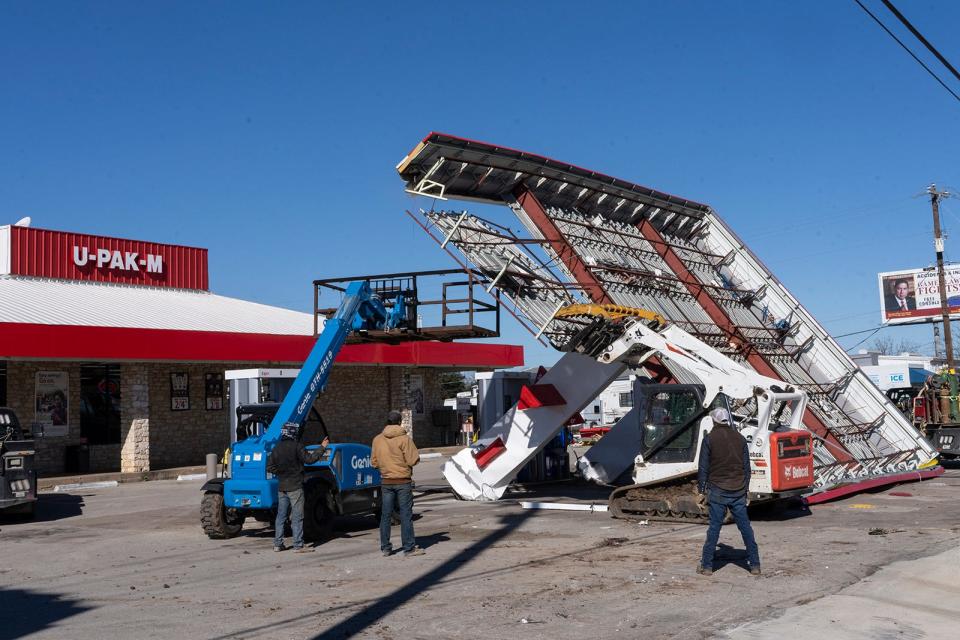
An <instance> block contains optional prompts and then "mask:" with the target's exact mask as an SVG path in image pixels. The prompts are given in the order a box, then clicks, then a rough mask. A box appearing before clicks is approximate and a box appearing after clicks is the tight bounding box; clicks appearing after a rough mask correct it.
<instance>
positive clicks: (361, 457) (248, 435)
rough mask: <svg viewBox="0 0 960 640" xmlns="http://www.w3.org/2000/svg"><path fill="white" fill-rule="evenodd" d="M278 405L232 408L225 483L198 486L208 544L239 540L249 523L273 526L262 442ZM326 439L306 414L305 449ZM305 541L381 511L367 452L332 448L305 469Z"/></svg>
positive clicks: (315, 418) (313, 414)
mask: <svg viewBox="0 0 960 640" xmlns="http://www.w3.org/2000/svg"><path fill="white" fill-rule="evenodd" d="M279 407H280V404H279V403H261V404H248V405H241V406H239V407H237V442H236V443H235V444H234V446H233V448H232V450H231V451H230V452H229V464H228V467H229V473H228V475H229V477H225V478H216V479H214V480H210V481H208V482H207V483H206V484H204V485H203V489H202V490H203V499H202V502H201V507H200V517H201V524H202V526H203V531H204V533H206V534H207V536H208V537H210V538H213V539H224V538H232V537H234V536H236V535H238V534H239V533H240V531H241V529H242V528H243V523H244V521H245V520H246V519H247V518H248V517H252V518H254V519H256V520H259V521H261V522H273V521H274V519H275V518H276V513H277V480H276V478H274V477H273V476H272V475H271V474H269V473H267V472H266V464H267V458H268V457H269V454H270V452H269V450H265V449H264V447H263V444H262V442H261V441H260V439H261V436H262V435H263V433H264V432H265V431H266V430H267V428H268V427H269V425H270V422H271V421H272V420H273V418H274V416H275V415H276V413H277V410H278V409H279ZM325 437H329V433H328V432H327V427H326V425H325V424H324V422H323V419H322V418H321V417H320V414H319V413H317V411H316V409H314V408H311V409H310V412H309V414H308V416H307V419H306V421H305V422H304V423H303V426H302V427H301V429H300V441H301V442H302V443H303V445H304V446H305V447H306V448H307V449H313V448H316V447H317V446H319V444H320V442H322V441H323V439H324V438H325ZM303 488H304V520H303V530H304V537H306V538H307V539H308V540H314V541H320V540H323V539H325V538H327V537H329V535H330V531H331V528H332V525H333V520H334V518H336V517H338V516H345V515H364V514H373V513H377V512H378V511H379V509H380V501H381V493H380V472H379V471H377V470H376V469H374V468H373V467H372V466H371V464H370V447H368V446H366V445H362V444H353V443H337V442H331V443H330V445H329V446H328V447H327V449H326V451H325V452H324V454H323V457H322V458H321V459H320V460H319V461H317V462H315V463H313V464H310V465H307V466H306V467H305V468H304V482H303Z"/></svg>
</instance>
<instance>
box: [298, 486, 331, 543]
mask: <svg viewBox="0 0 960 640" xmlns="http://www.w3.org/2000/svg"><path fill="white" fill-rule="evenodd" d="M329 501H330V494H329V491H328V490H327V489H326V488H325V487H309V488H308V489H307V491H306V496H305V497H304V505H303V537H304V538H306V539H307V540H311V541H314V542H322V541H324V540H326V539H327V538H329V537H330V535H331V532H332V530H333V512H332V511H330V507H329V506H328V503H329Z"/></svg>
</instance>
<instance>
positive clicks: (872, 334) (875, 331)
mask: <svg viewBox="0 0 960 640" xmlns="http://www.w3.org/2000/svg"><path fill="white" fill-rule="evenodd" d="M880 329H883V327H877V328H876V329H874V330H873V333H871V334H870V335H868V336H867V337H866V338H864V339H863V340H861V341H860V342H858V343H857V344H855V345H853V346H852V347H849V348H848V349H847V351H853V350H854V349H856V348H857V347H859V346H860V345H862V344H863V343H864V342H866V341H867V340H869V339H870V338H872V337H873V336H874V335H876V333H877V332H878V331H880ZM860 333H863V331H861V332H860Z"/></svg>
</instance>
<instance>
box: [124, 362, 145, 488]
mask: <svg viewBox="0 0 960 640" xmlns="http://www.w3.org/2000/svg"><path fill="white" fill-rule="evenodd" d="M149 368H150V365H146V364H142V363H126V364H124V365H123V366H122V367H121V368H120V471H122V472H124V473H142V472H144V471H149V470H150V468H151V466H150V426H151V425H150V395H151V394H150V388H151V386H152V385H151V384H150V374H149Z"/></svg>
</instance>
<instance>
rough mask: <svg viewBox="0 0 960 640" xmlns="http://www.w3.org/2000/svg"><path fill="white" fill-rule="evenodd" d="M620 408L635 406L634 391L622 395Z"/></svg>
mask: <svg viewBox="0 0 960 640" xmlns="http://www.w3.org/2000/svg"><path fill="white" fill-rule="evenodd" d="M620 406H621V407H632V406H633V391H627V392H626V393H621V394H620Z"/></svg>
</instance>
